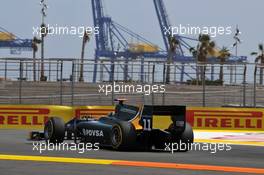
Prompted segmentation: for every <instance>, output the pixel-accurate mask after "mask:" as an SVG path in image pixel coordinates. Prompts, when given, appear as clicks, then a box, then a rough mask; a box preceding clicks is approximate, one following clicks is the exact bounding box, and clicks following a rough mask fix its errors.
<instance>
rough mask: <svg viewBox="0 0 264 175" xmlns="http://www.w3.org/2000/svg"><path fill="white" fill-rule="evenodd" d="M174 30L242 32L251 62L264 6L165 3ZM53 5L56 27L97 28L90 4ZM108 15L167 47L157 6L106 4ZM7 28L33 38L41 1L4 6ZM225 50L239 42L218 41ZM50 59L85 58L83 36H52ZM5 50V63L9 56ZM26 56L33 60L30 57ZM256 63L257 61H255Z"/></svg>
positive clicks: (142, 0)
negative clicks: (185, 27) (188, 27)
mask: <svg viewBox="0 0 264 175" xmlns="http://www.w3.org/2000/svg"><path fill="white" fill-rule="evenodd" d="M164 2H165V5H166V7H167V11H168V14H169V18H170V21H171V23H172V25H175V26H178V25H179V24H182V25H187V24H190V25H191V26H201V27H202V26H232V27H233V29H235V26H236V25H237V24H238V25H239V28H240V30H241V32H242V35H241V39H242V40H243V43H242V44H241V45H240V46H239V54H240V55H246V56H249V54H250V52H252V51H254V50H256V49H257V45H258V43H260V42H264V35H263V31H264V22H263V21H264V19H263V16H264V15H263V7H264V1H263V0H251V1H249V0H244V1H241V0H231V1H230V0H221V1H220V0H215V1H212V0H200V1H197V0H186V1H179V0H164ZM47 3H48V5H49V9H48V17H47V19H46V22H47V23H49V24H51V25H55V24H58V25H62V26H64V25H66V26H92V25H93V21H92V10H91V1H90V0H78V1H76V0H67V1H65V0H47ZM104 5H105V11H106V13H107V14H108V15H110V16H111V17H112V19H113V20H115V21H116V22H118V23H120V24H122V25H123V26H126V27H128V28H130V29H131V30H133V31H134V32H136V33H138V34H140V35H142V36H144V37H145V38H147V39H148V40H150V41H152V42H153V43H155V44H157V45H159V46H162V47H163V42H162V37H161V32H160V28H159V24H158V20H157V17H156V14H155V10H154V5H153V2H152V0H104ZM0 13H1V15H0V21H1V25H0V26H1V27H4V28H6V29H7V30H9V31H10V32H12V33H14V34H16V35H18V36H19V37H21V38H32V37H33V36H32V32H33V29H32V27H33V26H38V25H39V24H40V19H41V16H40V5H39V0H26V1H21V0H2V1H1V12H0ZM214 40H215V41H216V43H217V45H218V46H219V47H221V46H223V45H225V46H230V45H232V43H233V38H232V37H231V36H230V35H228V36H221V37H216V38H214ZM46 43H47V46H46V57H74V58H75V57H79V56H80V50H81V45H80V44H81V39H80V38H79V37H78V36H56V35H55V36H48V37H47V39H46ZM94 47H95V46H94V38H92V40H91V42H90V43H89V44H88V46H87V48H86V58H93V53H94ZM8 53H9V50H0V57H3V56H12V55H9V54H8ZM21 56H31V53H24V54H22V55H21ZM249 60H250V61H251V60H252V58H251V57H250V58H249Z"/></svg>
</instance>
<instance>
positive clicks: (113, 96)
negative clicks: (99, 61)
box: [111, 62, 115, 105]
mask: <svg viewBox="0 0 264 175" xmlns="http://www.w3.org/2000/svg"><path fill="white" fill-rule="evenodd" d="M114 64H115V63H114V62H112V64H111V67H112V71H111V76H112V105H114V99H115V92H114V91H115V88H114V85H115V73H114V72H115V70H114V69H115V66H114Z"/></svg>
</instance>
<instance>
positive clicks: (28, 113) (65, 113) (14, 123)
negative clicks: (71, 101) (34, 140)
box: [0, 105, 72, 129]
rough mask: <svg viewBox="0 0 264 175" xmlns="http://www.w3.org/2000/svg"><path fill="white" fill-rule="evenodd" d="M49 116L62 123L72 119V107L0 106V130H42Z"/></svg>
mask: <svg viewBox="0 0 264 175" xmlns="http://www.w3.org/2000/svg"><path fill="white" fill-rule="evenodd" d="M50 116H59V117H61V118H63V120H64V121H68V120H70V119H71V117H72V107H68V106H50V105H0V128H1V129H43V124H44V123H45V122H46V121H47V120H48V118H49V117H50Z"/></svg>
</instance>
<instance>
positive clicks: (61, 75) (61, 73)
mask: <svg viewBox="0 0 264 175" xmlns="http://www.w3.org/2000/svg"><path fill="white" fill-rule="evenodd" d="M62 79H63V61H62V60H61V69H60V105H62V103H63V102H62V101H63V99H62V95H63V93H62Z"/></svg>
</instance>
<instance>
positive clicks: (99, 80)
mask: <svg viewBox="0 0 264 175" xmlns="http://www.w3.org/2000/svg"><path fill="white" fill-rule="evenodd" d="M42 64H43V69H42ZM168 70H169V71H168ZM263 70H264V66H263V65H260V64H249V63H233V64H221V63H217V64H216V63H215V64H211V63H208V64H194V63H173V64H170V65H167V64H166V63H165V62H164V61H158V60H144V61H141V60H129V61H128V62H126V61H123V60H116V61H115V62H110V61H109V60H100V62H98V63H94V61H92V60H84V61H81V60H80V59H55V58H54V59H45V61H44V62H41V60H39V59H34V60H32V59H29V58H6V59H5V58H2V59H0V103H1V104H52V105H112V104H113V100H114V99H115V98H118V97H125V98H127V99H129V102H131V103H145V104H163V105H165V104H167V105H169V104H181V105H187V106H237V107H243V106H244V107H245V106H246V107H263V106H264V85H263ZM40 80H45V81H40ZM115 85H119V86H121V85H123V86H124V85H127V86H141V87H145V88H149V86H150V85H151V86H153V85H159V86H161V85H164V87H165V91H159V92H155V91H153V90H152V91H149V92H148V90H149V89H147V93H146V91H142V92H133V93H131V92H127V91H121V92H119V91H115V90H114V89H113V88H114V86H115ZM101 86H105V87H110V86H111V88H112V91H111V92H108V93H107V94H106V93H105V92H100V87H101ZM145 90H146V89H145Z"/></svg>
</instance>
